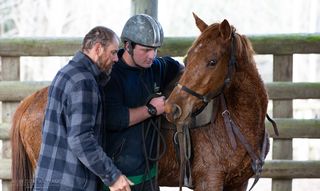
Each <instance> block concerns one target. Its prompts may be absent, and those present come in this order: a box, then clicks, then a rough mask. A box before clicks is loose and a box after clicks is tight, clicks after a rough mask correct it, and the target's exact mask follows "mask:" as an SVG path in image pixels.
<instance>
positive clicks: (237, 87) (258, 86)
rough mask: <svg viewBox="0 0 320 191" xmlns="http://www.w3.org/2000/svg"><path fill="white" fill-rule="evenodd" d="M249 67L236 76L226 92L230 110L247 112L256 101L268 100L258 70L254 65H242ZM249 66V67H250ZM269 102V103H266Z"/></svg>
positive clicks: (238, 72)
mask: <svg viewBox="0 0 320 191" xmlns="http://www.w3.org/2000/svg"><path fill="white" fill-rule="evenodd" d="M241 64H242V65H243V64H245V65H247V68H242V69H241V70H239V71H237V72H236V73H235V74H234V79H232V82H231V84H230V86H229V87H228V88H226V90H225V91H224V93H225V98H226V102H227V107H228V109H231V110H232V109H235V108H236V109H237V110H246V109H247V108H250V107H253V106H252V105H250V104H244V103H248V102H249V103H250V102H252V104H254V101H255V100H257V99H259V100H264V101H266V100H267V93H266V90H265V88H264V84H263V81H262V79H261V77H260V75H259V73H258V70H257V68H256V67H255V65H254V64H252V63H241ZM248 66H249V67H248ZM266 102H267V101H266Z"/></svg>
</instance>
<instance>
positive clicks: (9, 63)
mask: <svg viewBox="0 0 320 191" xmlns="http://www.w3.org/2000/svg"><path fill="white" fill-rule="evenodd" d="M0 79H1V80H3V81H12V80H20V57H1V78H0ZM18 104H19V103H17V102H2V122H3V123H11V119H12V116H13V113H14V112H15V110H16V107H17V105H18ZM2 158H4V159H9V158H11V144H10V140H7V141H4V142H3V147H2ZM8 190H11V181H8V180H2V191H8Z"/></svg>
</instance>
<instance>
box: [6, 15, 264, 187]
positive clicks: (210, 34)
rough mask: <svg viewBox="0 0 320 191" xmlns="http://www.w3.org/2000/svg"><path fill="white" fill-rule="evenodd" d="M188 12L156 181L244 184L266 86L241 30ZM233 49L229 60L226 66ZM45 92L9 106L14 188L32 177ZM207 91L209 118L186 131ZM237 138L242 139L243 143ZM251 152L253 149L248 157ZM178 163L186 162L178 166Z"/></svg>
mask: <svg viewBox="0 0 320 191" xmlns="http://www.w3.org/2000/svg"><path fill="white" fill-rule="evenodd" d="M194 17H195V20H196V24H197V26H198V28H199V29H200V31H201V32H202V33H201V35H200V36H199V37H198V39H197V40H196V41H195V42H194V43H193V45H192V47H191V48H190V49H189V51H188V54H187V57H186V62H187V63H186V70H185V73H184V74H183V76H182V77H181V79H180V81H179V84H178V86H176V87H175V89H174V90H173V92H172V93H171V95H170V97H169V98H168V100H167V102H166V112H167V113H168V114H167V118H168V120H169V121H171V122H173V123H175V124H176V125H177V130H178V133H175V132H176V131H175V130H172V129H174V128H173V125H172V124H170V123H168V122H167V121H166V120H163V126H165V127H167V128H165V127H164V128H163V131H164V132H163V133H164V134H165V139H166V145H167V147H166V148H167V150H166V153H165V155H164V156H163V157H162V158H161V159H160V163H159V184H160V185H163V186H178V185H180V186H182V183H181V182H182V179H183V176H184V175H185V176H186V177H188V178H187V181H186V182H185V183H186V186H192V184H193V186H194V187H193V189H194V190H195V191H204V190H205V191H207V190H210V191H215V190H217V191H218V190H219V191H222V190H224V191H226V190H238V191H241V190H245V189H246V187H247V182H248V179H249V178H250V177H252V175H253V174H254V171H255V170H253V169H252V167H251V166H252V164H254V165H253V166H257V167H258V170H261V168H260V167H261V165H262V163H263V159H264V156H265V155H266V153H267V150H268V149H266V147H267V146H266V145H267V139H266V137H265V126H264V119H265V116H266V110H267V102H268V98H267V94H266V90H265V88H264V85H263V82H262V80H261V78H260V76H259V74H258V72H257V69H256V66H255V62H254V60H253V50H252V47H251V44H250V42H249V41H248V40H247V38H246V37H245V36H242V35H239V34H236V33H234V31H235V29H234V28H233V27H232V26H230V25H229V23H228V22H227V21H226V20H224V21H223V22H222V23H221V24H212V25H210V26H208V25H206V24H205V23H204V22H203V21H202V20H201V19H199V18H198V17H197V16H196V15H194ZM232 46H233V47H232ZM232 51H234V52H233V53H232ZM233 55H234V57H235V58H234V60H235V62H236V64H231V66H228V65H229V64H228V63H229V60H230V57H233ZM226 76H227V77H226ZM47 94H48V88H43V89H41V90H39V91H37V92H35V93H34V94H32V95H30V96H29V97H27V98H25V99H24V100H23V101H22V102H21V104H20V105H19V106H18V108H17V110H16V112H15V114H14V117H13V120H12V134H11V141H12V188H13V190H28V188H30V186H31V184H32V178H33V172H34V169H35V167H36V162H37V159H38V155H39V150H40V145H41V126H42V122H43V118H44V112H45V107H46V102H47ZM201 95H206V96H201ZM222 96H223V97H224V98H225V102H226V104H225V106H224V104H223V103H222V102H223V100H224V99H222ZM199 98H201V99H199ZM216 98H218V99H216ZM210 99H213V102H214V103H216V104H217V107H212V108H213V111H212V113H213V114H212V115H211V111H210V112H209V114H210V116H211V118H210V119H209V121H210V123H209V124H206V125H204V126H203V127H201V128H200V127H199V128H196V129H191V130H190V137H189V136H186V135H187V134H188V133H187V132H189V131H186V129H189V128H187V125H188V124H189V125H190V123H191V121H192V120H191V118H192V117H191V116H194V115H195V113H199V112H197V110H198V111H199V110H200V109H202V108H203V106H204V105H206V104H207V102H208V101H209V100H210ZM207 108H208V107H207ZM214 108H216V109H214ZM226 108H227V109H226ZM215 113H218V114H217V115H216V114H215ZM221 113H222V115H220V114H221ZM226 115H228V116H227V117H230V118H228V119H227V121H231V122H233V123H232V124H231V125H230V127H231V129H230V128H227V126H228V125H225V123H224V118H223V116H226ZM234 124H236V127H234ZM226 129H229V130H227V131H226ZM238 131H239V132H240V135H242V138H239V133H237V132H238ZM227 132H229V134H228V133H227ZM174 135H175V142H176V143H178V142H179V144H178V145H180V149H179V151H180V152H179V153H180V161H178V160H176V149H175V146H174V143H173V141H172V137H173V136H174ZM182 135H184V136H182ZM177 137H178V140H177ZM188 137H189V138H188ZM183 140H187V141H185V143H189V144H185V143H184V142H183ZM243 140H245V141H244V142H245V143H246V145H249V146H248V147H249V151H248V149H247V148H246V147H247V146H244V145H243V144H244V143H243ZM191 143H192V146H191ZM231 143H232V144H231ZM264 143H265V144H264ZM186 145H189V146H186ZM263 145H265V146H263ZM191 147H192V156H193V157H192V160H191V158H190V157H191V154H190V150H191ZM188 155H189V157H187V156H188ZM251 155H254V156H256V158H254V160H255V161H253V159H252V156H251ZM185 156H186V157H185ZM178 158H179V157H178ZM189 159H190V160H189ZM181 168H183V169H187V170H182V171H181V170H180V169H181ZM255 172H256V171H255ZM179 174H180V177H178V175H179ZM191 178H192V180H193V182H192V180H191Z"/></svg>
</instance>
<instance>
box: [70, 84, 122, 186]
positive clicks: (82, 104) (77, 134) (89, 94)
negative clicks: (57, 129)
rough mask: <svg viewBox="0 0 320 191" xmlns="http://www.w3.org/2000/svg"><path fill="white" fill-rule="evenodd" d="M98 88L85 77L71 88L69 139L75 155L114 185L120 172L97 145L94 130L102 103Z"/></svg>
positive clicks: (105, 180)
mask: <svg viewBox="0 0 320 191" xmlns="http://www.w3.org/2000/svg"><path fill="white" fill-rule="evenodd" d="M98 93H99V91H98V87H97V85H96V84H95V83H94V82H90V81H89V80H83V81H80V82H78V83H77V84H76V85H75V86H74V87H73V88H72V90H71V93H70V94H69V97H68V101H67V104H66V108H67V109H66V116H67V119H66V123H67V128H68V129H67V132H68V135H67V137H68V138H67V139H68V144H69V147H70V149H71V150H72V152H73V154H75V155H76V156H77V158H78V159H79V160H80V161H81V162H82V163H83V165H84V166H86V167H87V168H88V169H89V170H90V171H92V172H93V173H94V174H96V175H97V176H98V177H100V179H101V180H102V181H103V182H104V184H106V185H111V184H113V183H114V182H115V180H116V179H117V178H118V177H119V176H120V174H121V172H120V171H119V170H118V169H117V167H116V166H115V165H114V164H113V162H112V160H111V159H110V158H109V157H108V156H107V155H106V154H105V152H104V151H103V149H102V147H101V146H100V145H99V144H98V137H96V136H95V132H97V131H98V129H99V128H100V127H98V126H97V125H101V124H100V123H99V122H97V116H98V115H99V113H98V111H99V110H98V109H99V106H101V100H100V97H99V94H98Z"/></svg>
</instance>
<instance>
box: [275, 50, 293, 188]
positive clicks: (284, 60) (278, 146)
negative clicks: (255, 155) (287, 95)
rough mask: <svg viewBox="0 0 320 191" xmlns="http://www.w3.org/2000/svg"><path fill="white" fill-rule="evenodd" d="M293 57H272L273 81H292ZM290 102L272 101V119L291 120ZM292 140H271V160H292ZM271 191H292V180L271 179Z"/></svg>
mask: <svg viewBox="0 0 320 191" xmlns="http://www.w3.org/2000/svg"><path fill="white" fill-rule="evenodd" d="M292 69H293V55H292V54H291V55H274V56H273V81H292ZM292 107H293V106H292V100H281V101H280V100H273V117H275V118H292V116H293V108H292ZM292 150H293V148H292V139H277V138H274V139H273V154H272V159H288V160H292ZM272 191H292V179H272Z"/></svg>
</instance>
